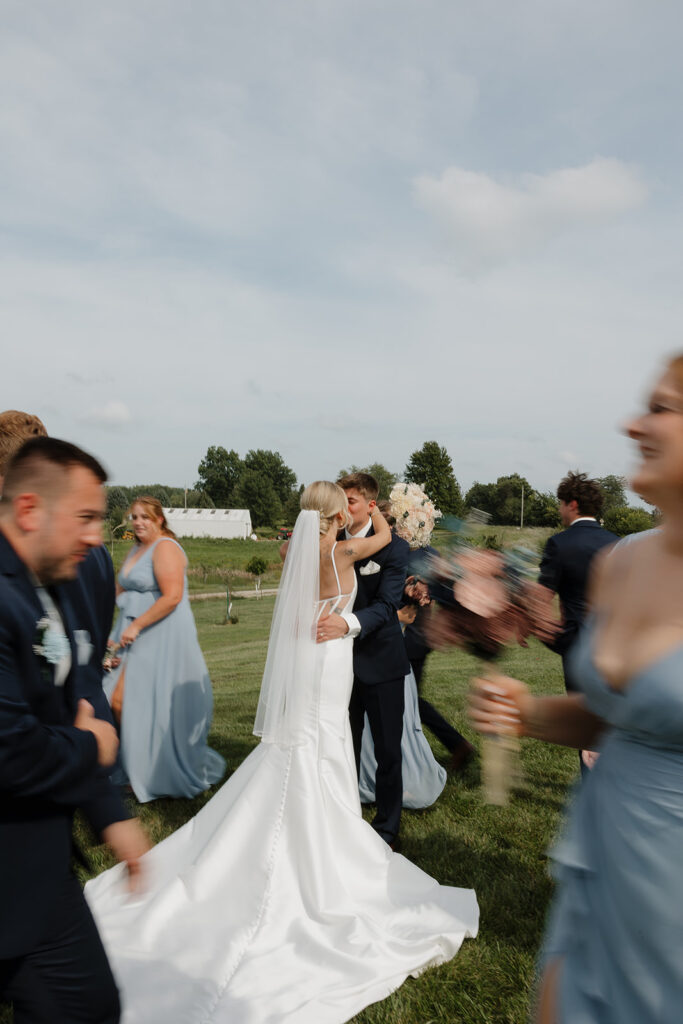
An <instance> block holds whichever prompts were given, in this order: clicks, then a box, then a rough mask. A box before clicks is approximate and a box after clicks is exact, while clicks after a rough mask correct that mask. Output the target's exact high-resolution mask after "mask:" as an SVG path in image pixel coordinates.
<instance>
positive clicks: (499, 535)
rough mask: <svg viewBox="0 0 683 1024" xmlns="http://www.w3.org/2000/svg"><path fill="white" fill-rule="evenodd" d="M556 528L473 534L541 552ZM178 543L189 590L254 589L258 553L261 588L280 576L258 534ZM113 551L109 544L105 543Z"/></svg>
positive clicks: (119, 545) (119, 555)
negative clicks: (250, 568) (252, 564)
mask: <svg viewBox="0 0 683 1024" xmlns="http://www.w3.org/2000/svg"><path fill="white" fill-rule="evenodd" d="M553 532H555V531H553V530H550V529H543V528H542V527H525V528H524V529H521V530H520V529H519V528H518V527H516V526H478V527H473V528H472V531H471V533H472V536H473V537H477V536H479V537H482V536H486V537H490V538H495V540H496V542H497V543H500V544H501V545H502V546H503V547H512V546H514V545H519V546H520V547H525V548H529V549H530V550H531V551H533V552H534V553H535V554H538V555H539V556H540V551H541V548H542V546H543V544H544V543H545V541H546V539H547V538H548V537H549V536H550V534H551V533H553ZM448 538H449V534H448V532H447V531H446V530H438V529H437V530H436V531H435V532H434V537H433V543H434V545H435V546H436V547H442V546H443V545H444V544H446V543H447V542H448ZM180 543H181V544H182V546H183V548H184V549H185V553H186V554H187V558H188V574H187V579H188V586H189V590H190V593H202V592H205V593H206V592H208V593H211V592H214V593H215V592H217V591H219V590H225V587H226V585H229V586H230V589H231V591H234V590H253V589H254V577H253V576H252V575H251V573H248V572H247V571H246V566H247V564H248V563H249V561H250V560H251V559H252V558H254V556H258V557H259V558H263V559H264V560H265V561H266V562H267V563H268V569H267V571H266V572H265V573H264V575H263V576H262V577H261V586H262V587H263V588H264V589H267V588H269V587H275V586H277V584H278V581H279V579H280V573H281V571H282V563H281V561H280V541H276V540H268V539H264V538H260V539H259V540H258V541H257V542H255V541H251V540H218V539H214V538H197V537H187V538H183V539H182V540H181V541H180ZM131 547H132V542H131V541H120V540H117V541H115V543H114V547H113V558H114V565H115V567H116V570H117V572H118V570H119V569H120V568H121V565H122V564H123V560H124V559H125V557H126V555H127V554H128V552H129V551H130V549H131ZM107 548H108V550H109V551H110V552H111V551H112V546H111V544H107Z"/></svg>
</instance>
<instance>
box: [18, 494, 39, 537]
mask: <svg viewBox="0 0 683 1024" xmlns="http://www.w3.org/2000/svg"><path fill="white" fill-rule="evenodd" d="M12 508H13V510H14V521H15V523H16V524H17V526H18V527H19V529H20V530H21V531H22V532H23V533H35V532H36V530H39V529H40V526H41V523H42V518H43V512H44V509H45V501H44V499H43V498H41V496H40V495H39V494H33V493H32V492H30V491H28V492H27V493H26V494H18V495H17V497H16V498H15V499H14V501H13V502H12Z"/></svg>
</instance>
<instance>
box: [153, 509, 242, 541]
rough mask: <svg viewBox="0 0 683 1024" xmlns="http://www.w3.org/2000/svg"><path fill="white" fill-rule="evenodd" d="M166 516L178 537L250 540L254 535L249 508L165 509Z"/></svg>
mask: <svg viewBox="0 0 683 1024" xmlns="http://www.w3.org/2000/svg"><path fill="white" fill-rule="evenodd" d="M164 515H165V516H166V519H167V521H168V525H169V526H170V527H171V529H172V530H173V532H174V533H175V534H176V535H177V536H178V537H222V538H223V539H224V540H234V539H235V538H238V539H241V540H248V539H249V537H250V536H251V533H252V529H251V516H250V514H249V509H248V508H165V509H164Z"/></svg>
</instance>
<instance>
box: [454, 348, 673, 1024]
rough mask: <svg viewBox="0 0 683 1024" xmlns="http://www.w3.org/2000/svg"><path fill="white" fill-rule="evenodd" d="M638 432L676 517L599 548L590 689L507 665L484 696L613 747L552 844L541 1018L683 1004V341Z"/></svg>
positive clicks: (571, 742) (526, 726)
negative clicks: (561, 687) (550, 690)
mask: <svg viewBox="0 0 683 1024" xmlns="http://www.w3.org/2000/svg"><path fill="white" fill-rule="evenodd" d="M627 432H628V435H629V437H631V438H632V439H633V440H634V441H635V442H636V443H637V445H638V449H639V462H638V466H637V468H636V471H635V474H634V476H633V478H632V484H631V486H632V488H633V490H635V491H636V492H637V493H638V494H640V495H641V497H643V498H645V499H646V500H647V501H648V502H650V503H651V504H652V505H655V506H656V507H658V508H659V509H661V511H662V515H663V522H662V527H661V529H659V530H651V531H649V532H648V533H645V534H642V535H641V536H639V538H638V540H637V542H635V543H629V544H624V542H623V541H621V542H620V543H619V544H617V545H616V546H615V547H614V548H612V549H611V550H608V551H607V553H606V554H603V553H601V554H600V555H599V556H598V558H597V559H596V562H595V568H594V569H593V570H592V572H593V581H592V597H591V614H590V616H589V618H588V619H587V620H586V623H585V625H584V627H583V631H582V633H581V634H580V636H579V639H578V640H577V642H576V644H575V646H574V647H573V648H572V658H571V663H572V674H573V675H574V676H575V677H576V679H577V680H579V681H580V684H581V690H582V692H581V693H573V694H568V695H567V696H561V697H560V696H557V697H543V696H535V695H533V694H532V693H530V692H529V690H528V688H527V687H526V686H525V685H524V684H523V683H522V682H520V681H518V680H515V679H509V678H507V677H505V676H495V677H492V678H490V679H481V680H477V681H476V686H475V690H474V693H473V696H472V697H471V717H472V720H473V722H474V724H475V726H476V727H477V728H478V729H479V730H480V731H481V732H493V733H502V732H506V731H510V732H512V733H514V734H516V735H521V736H528V737H531V738H534V739H539V740H545V741H546V742H550V743H559V744H563V745H565V746H571V747H577V748H579V749H585V750H596V749H597V750H598V751H599V752H600V758H599V759H598V761H597V762H596V763H595V767H594V768H593V770H592V771H591V772H590V773H589V775H588V777H587V778H586V779H585V780H584V781H583V782H582V784H581V787H580V789H579V791H578V793H577V794H576V798H575V802H574V805H573V807H572V810H571V814H570V816H569V819H568V823H567V826H566V828H565V831H564V835H563V837H562V838H561V839H560V841H559V843H558V844H557V845H556V847H555V849H554V851H553V859H554V861H555V875H556V878H557V880H558V883H559V884H558V888H557V892H556V896H555V902H554V907H553V911H552V914H551V917H550V922H549V926H548V930H547V934H546V939H545V943H544V947H543V953H542V957H541V968H542V978H541V984H540V992H539V998H538V1007H537V1015H536V1018H535V1019H536V1021H537V1022H538V1024H578V1022H579V1021H580V1022H581V1024H645V1022H647V1024H669V1022H670V1021H671V1022H672V1021H678V1020H680V1019H681V1005H682V1004H683V970H682V968H681V950H683V912H682V910H681V896H680V891H681V851H682V850H683V685H682V680H683V355H679V356H677V357H676V358H675V359H672V360H671V361H670V362H669V364H668V366H667V368H666V370H665V372H664V374H663V375H662V376H661V377H660V379H659V381H658V382H657V384H656V385H655V387H654V390H653V391H652V394H651V395H650V400H649V403H648V407H647V410H646V412H645V413H643V414H642V415H641V416H638V417H636V418H635V419H634V420H632V421H631V422H630V423H629V424H628V426H627ZM596 744H597V745H596Z"/></svg>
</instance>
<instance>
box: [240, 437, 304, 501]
mask: <svg viewBox="0 0 683 1024" xmlns="http://www.w3.org/2000/svg"><path fill="white" fill-rule="evenodd" d="M243 467H244V470H248V471H250V472H252V473H259V474H260V475H261V476H263V477H265V478H266V479H268V480H270V482H271V484H272V485H273V489H274V490H275V493H276V494H277V496H278V498H279V499H280V502H281V504H284V503H285V502H286V501H287V499H288V498H289V496H290V494H291V493H292V490H293V489H294V488H295V487H296V473H295V472H294V470H293V469H290V468H289V466H287V465H286V464H285V461H284V459H283V458H282V456H281V455H280V453H279V452H270V451H267V450H266V449H265V448H255V449H253V448H252V449H251V450H250V451H248V452H247V454H246V455H245V456H244V462H243Z"/></svg>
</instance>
